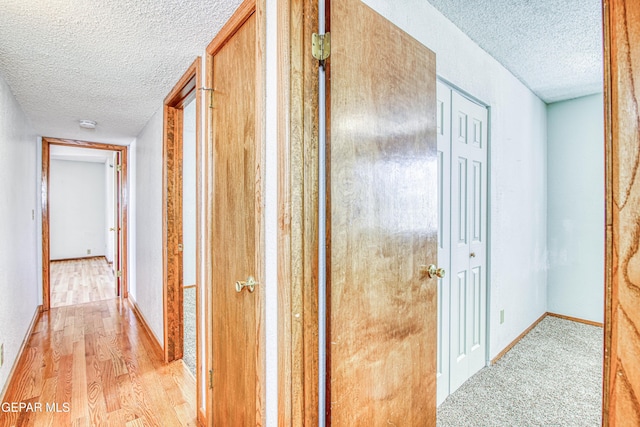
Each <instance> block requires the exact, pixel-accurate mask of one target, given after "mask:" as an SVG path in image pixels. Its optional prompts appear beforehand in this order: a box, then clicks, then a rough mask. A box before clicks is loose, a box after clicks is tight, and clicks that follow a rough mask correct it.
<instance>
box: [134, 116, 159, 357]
mask: <svg viewBox="0 0 640 427" xmlns="http://www.w3.org/2000/svg"><path fill="white" fill-rule="evenodd" d="M158 107H159V109H158V111H156V113H155V114H154V115H153V116H152V117H151V119H149V122H147V124H146V126H145V127H144V129H143V130H142V132H140V134H139V135H138V137H137V138H136V141H135V142H134V143H133V144H132V145H131V151H132V154H131V156H132V157H131V164H132V165H133V170H132V179H131V201H132V214H131V218H132V220H133V221H135V224H134V225H133V229H132V241H134V242H135V244H134V245H133V247H132V248H131V250H132V256H133V260H132V264H131V265H133V266H134V267H133V272H132V276H131V277H132V282H135V283H133V285H132V286H131V287H130V292H131V294H132V295H133V298H134V299H135V301H136V302H137V304H138V307H139V308H140V311H141V312H142V315H143V316H144V318H145V319H146V321H147V323H148V324H149V327H150V328H151V330H152V331H153V333H154V334H155V336H156V338H157V339H158V341H159V342H160V343H161V344H162V343H163V342H164V329H163V328H164V322H163V272H162V191H163V188H162V114H163V113H162V111H163V110H162V105H159V106H158Z"/></svg>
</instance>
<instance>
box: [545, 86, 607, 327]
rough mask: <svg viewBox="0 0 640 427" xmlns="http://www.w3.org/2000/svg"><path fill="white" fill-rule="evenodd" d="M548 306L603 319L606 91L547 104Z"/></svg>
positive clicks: (568, 314) (581, 317) (571, 314)
mask: <svg viewBox="0 0 640 427" xmlns="http://www.w3.org/2000/svg"><path fill="white" fill-rule="evenodd" d="M547 123H548V131H547V135H548V157H547V165H548V196H547V197H548V224H547V233H548V235H547V240H548V246H549V272H548V290H547V293H548V311H550V312H552V313H557V314H562V315H566V316H571V317H577V318H580V319H585V320H590V321H593V322H599V323H602V322H603V319H604V227H605V218H604V210H605V206H604V203H603V200H604V197H603V195H604V192H605V189H604V148H603V147H604V108H603V95H602V94H597V95H591V96H585V97H581V98H577V99H572V100H569V101H563V102H556V103H553V104H550V105H548V106H547Z"/></svg>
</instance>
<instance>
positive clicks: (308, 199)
mask: <svg viewBox="0 0 640 427" xmlns="http://www.w3.org/2000/svg"><path fill="white" fill-rule="evenodd" d="M277 13H278V28H279V31H278V58H281V59H280V61H279V63H278V91H277V92H278V162H279V164H280V165H281V166H280V167H279V169H278V223H279V224H280V233H279V234H278V284H279V286H278V312H280V313H282V315H279V316H278V330H279V331H280V332H279V334H278V354H279V355H280V357H279V362H278V413H279V425H287V426H289V425H317V424H318V420H319V415H320V414H319V413H318V411H319V405H318V399H319V390H318V380H319V352H318V330H319V329H318V327H319V324H318V269H319V265H318V243H319V240H318V239H319V236H318V223H319V215H318V214H319V213H318V207H319V206H318V194H319V173H320V170H319V163H318V162H319V152H318V118H319V115H318V112H319V105H318V84H319V81H318V62H317V61H316V60H314V59H313V57H312V56H311V55H309V52H308V43H306V42H307V41H308V40H311V34H312V33H313V32H317V31H318V4H317V2H314V1H309V0H286V1H281V2H278V12H277Z"/></svg>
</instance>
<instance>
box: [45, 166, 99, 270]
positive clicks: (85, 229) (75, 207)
mask: <svg viewBox="0 0 640 427" xmlns="http://www.w3.org/2000/svg"><path fill="white" fill-rule="evenodd" d="M105 181H106V180H105V164H104V163H95V162H76V161H68V160H55V159H52V160H51V163H50V169H49V185H50V187H49V224H50V225H49V227H50V245H51V259H52V260H56V259H69V258H83V257H87V256H101V255H105V253H106V243H107V242H106V239H105V238H106V236H105V230H107V229H108V227H107V223H106V214H107V212H106V211H107V203H106V201H107V200H106V199H107V195H106V182H105ZM88 251H90V253H87V252H88Z"/></svg>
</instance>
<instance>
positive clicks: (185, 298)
mask: <svg viewBox="0 0 640 427" xmlns="http://www.w3.org/2000/svg"><path fill="white" fill-rule="evenodd" d="M200 67H201V61H200V58H196V60H195V61H194V62H193V63H192V64H191V65H190V66H189V68H188V69H187V70H186V71H185V73H184V74H183V75H182V77H181V78H180V80H179V81H178V82H177V83H176V85H175V86H174V87H173V89H172V90H171V92H169V94H168V95H167V96H166V97H165V100H164V119H163V120H164V137H163V187H164V192H163V213H162V221H163V270H164V271H163V276H164V298H163V301H164V322H165V323H164V359H165V362H171V361H174V360H178V359H182V360H183V361H184V363H185V365H186V366H187V367H188V368H189V370H190V371H191V373H192V374H193V375H194V377H195V378H196V388H197V401H198V402H199V404H200V402H202V396H203V395H204V393H205V390H204V387H205V385H206V384H207V374H206V368H205V366H206V364H205V363H204V359H203V356H202V352H203V348H204V344H203V343H204V340H203V336H202V334H203V329H204V328H203V324H204V310H203V309H202V301H203V295H204V294H205V292H206V290H204V289H203V283H205V282H204V281H203V279H202V276H201V268H202V263H201V256H200V253H201V251H202V248H203V246H202V245H203V243H202V237H201V234H200V230H201V225H200V221H201V219H202V216H201V215H200V210H201V209H202V204H201V203H202V201H201V194H202V193H201V191H202V180H201V179H200V173H201V171H202V163H201V161H202V157H201V153H202V150H203V147H202V146H201V143H202V142H201V138H200V123H201V122H200V114H201V109H200V103H201V96H200V93H201V83H200V78H201V77H200V76H201V70H200ZM202 414H203V412H202V411H201V410H198V418H199V419H200V420H201V421H202V422H204V418H203V415H202Z"/></svg>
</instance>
